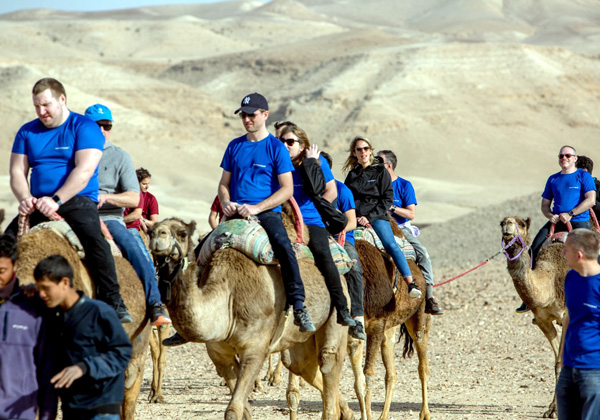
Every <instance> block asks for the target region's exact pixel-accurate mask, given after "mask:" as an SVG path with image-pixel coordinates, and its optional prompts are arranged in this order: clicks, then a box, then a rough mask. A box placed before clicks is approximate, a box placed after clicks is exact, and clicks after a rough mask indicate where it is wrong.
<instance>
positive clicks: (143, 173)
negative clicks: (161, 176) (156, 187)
mask: <svg viewBox="0 0 600 420" xmlns="http://www.w3.org/2000/svg"><path fill="white" fill-rule="evenodd" d="M135 174H136V175H137V178H138V182H142V179H146V178H152V175H151V174H150V171H149V170H148V169H146V168H142V167H140V168H139V169H136V170H135Z"/></svg>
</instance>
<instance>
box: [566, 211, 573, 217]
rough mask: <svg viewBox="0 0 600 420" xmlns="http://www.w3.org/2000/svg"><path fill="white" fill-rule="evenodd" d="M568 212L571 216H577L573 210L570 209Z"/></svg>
mask: <svg viewBox="0 0 600 420" xmlns="http://www.w3.org/2000/svg"><path fill="white" fill-rule="evenodd" d="M567 214H568V215H569V216H570V217H573V216H575V213H573V210H571V211H569V212H568V213H567Z"/></svg>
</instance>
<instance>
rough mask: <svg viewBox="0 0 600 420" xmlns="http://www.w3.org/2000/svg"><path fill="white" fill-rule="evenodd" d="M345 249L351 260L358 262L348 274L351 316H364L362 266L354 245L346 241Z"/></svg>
mask: <svg viewBox="0 0 600 420" xmlns="http://www.w3.org/2000/svg"><path fill="white" fill-rule="evenodd" d="M344 249H345V250H346V252H347V253H348V256H349V257H350V259H351V260H356V264H354V265H353V266H352V268H351V269H350V271H348V272H347V273H346V281H347V282H348V293H349V294H350V314H351V315H352V316H363V315H364V309H363V272H362V267H361V266H360V258H359V256H358V252H356V247H355V246H354V244H352V243H350V242H349V241H346V242H345V243H344Z"/></svg>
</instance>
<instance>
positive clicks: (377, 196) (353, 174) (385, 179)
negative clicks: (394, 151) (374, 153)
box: [344, 158, 394, 222]
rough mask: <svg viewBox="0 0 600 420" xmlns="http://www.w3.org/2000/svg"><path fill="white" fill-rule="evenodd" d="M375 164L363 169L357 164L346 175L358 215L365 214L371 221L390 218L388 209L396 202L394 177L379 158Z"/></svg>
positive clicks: (346, 182)
mask: <svg viewBox="0 0 600 420" xmlns="http://www.w3.org/2000/svg"><path fill="white" fill-rule="evenodd" d="M375 159H376V162H378V163H375V164H373V165H370V166H367V167H366V168H364V169H363V167H362V166H361V165H356V166H355V167H354V168H353V169H352V170H351V171H350V172H349V173H348V176H347V177H346V180H345V181H344V184H346V186H347V187H348V188H350V191H352V195H354V203H355V204H356V217H361V216H365V217H366V218H367V219H369V222H373V221H375V220H379V219H386V220H387V218H388V209H389V208H390V207H392V204H393V203H394V190H393V188H392V178H391V177H390V174H389V172H388V171H387V169H385V166H383V164H382V163H380V162H381V160H380V159H379V158H375Z"/></svg>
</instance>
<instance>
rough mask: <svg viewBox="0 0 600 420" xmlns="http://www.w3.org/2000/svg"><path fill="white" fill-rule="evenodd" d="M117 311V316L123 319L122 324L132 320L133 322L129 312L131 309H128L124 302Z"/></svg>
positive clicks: (120, 319)
mask: <svg viewBox="0 0 600 420" xmlns="http://www.w3.org/2000/svg"><path fill="white" fill-rule="evenodd" d="M115 312H116V313H117V316H118V317H119V321H121V324H129V323H130V322H133V318H132V317H131V315H130V314H129V311H128V310H127V306H125V303H123V302H121V303H119V305H118V306H117V307H116V308H115Z"/></svg>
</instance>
